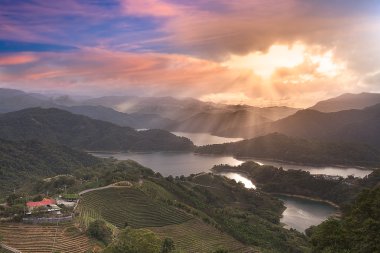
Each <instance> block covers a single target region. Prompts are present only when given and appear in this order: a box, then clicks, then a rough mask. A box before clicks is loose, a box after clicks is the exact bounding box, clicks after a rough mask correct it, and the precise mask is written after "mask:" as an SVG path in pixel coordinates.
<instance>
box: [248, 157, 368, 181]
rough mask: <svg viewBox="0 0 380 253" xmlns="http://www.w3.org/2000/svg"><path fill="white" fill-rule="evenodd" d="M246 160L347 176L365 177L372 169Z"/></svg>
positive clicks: (285, 168) (285, 167)
mask: <svg viewBox="0 0 380 253" xmlns="http://www.w3.org/2000/svg"><path fill="white" fill-rule="evenodd" d="M242 160H244V161H255V162H257V163H258V164H260V165H263V164H265V165H272V166H274V167H277V168H279V167H282V168H284V170H289V169H294V170H304V171H309V172H310V174H314V175H315V174H325V175H330V176H342V177H347V176H349V175H353V176H355V177H361V178H362V177H365V176H366V175H368V174H370V173H371V172H372V171H371V170H366V169H358V168H354V167H334V166H321V167H317V166H305V165H295V164H290V163H286V162H275V161H268V160H263V159H242Z"/></svg>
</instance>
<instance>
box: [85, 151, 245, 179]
mask: <svg viewBox="0 0 380 253" xmlns="http://www.w3.org/2000/svg"><path fill="white" fill-rule="evenodd" d="M92 154H93V155H95V156H98V157H102V158H107V157H114V158H115V159H118V160H128V159H131V160H134V161H136V162H138V163H140V164H142V165H143V166H145V167H148V168H151V169H152V170H154V171H156V172H160V173H161V174H162V175H163V176H169V175H172V176H181V175H184V176H188V175H190V174H196V173H200V172H209V171H210V169H211V168H212V167H213V166H214V165H217V164H230V165H233V166H236V165H239V164H241V163H243V162H242V161H239V160H236V159H235V158H233V157H231V156H204V155H196V154H193V153H189V152H186V153H176V152H153V153H92Z"/></svg>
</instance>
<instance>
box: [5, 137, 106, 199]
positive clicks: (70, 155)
mask: <svg viewBox="0 0 380 253" xmlns="http://www.w3.org/2000/svg"><path fill="white" fill-rule="evenodd" d="M98 163H100V160H99V159H97V158H95V157H93V156H91V155H88V154H86V153H83V152H80V151H75V150H72V149H70V148H68V147H65V146H61V145H57V144H45V143H41V142H38V141H20V142H12V141H6V140H2V139H0V196H1V197H4V195H3V194H5V193H7V192H11V191H13V189H17V188H18V187H20V186H22V185H25V184H28V183H31V182H32V181H33V180H37V179H40V178H44V177H49V176H55V175H58V174H66V173H70V172H72V171H73V170H74V169H76V168H79V167H87V166H93V165H96V164H98Z"/></svg>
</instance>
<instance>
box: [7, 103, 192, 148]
mask: <svg viewBox="0 0 380 253" xmlns="http://www.w3.org/2000/svg"><path fill="white" fill-rule="evenodd" d="M0 138H3V139H7V140H15V141H19V140H39V141H42V142H52V143H59V144H62V145H66V146H69V147H72V148H78V149H86V150H107V151H121V150H123V151H128V150H133V151H184V150H192V149H193V148H194V145H193V143H192V142H191V141H190V140H189V139H187V138H184V137H178V136H175V135H174V134H171V133H170V132H167V131H164V130H146V131H136V130H134V129H133V128H130V127H121V126H117V125H114V124H112V123H108V122H104V121H100V120H94V119H91V118H88V117H86V116H81V115H76V114H72V113H70V112H67V111H63V110H60V109H41V108H32V109H25V110H21V111H16V112H10V113H6V114H3V115H0Z"/></svg>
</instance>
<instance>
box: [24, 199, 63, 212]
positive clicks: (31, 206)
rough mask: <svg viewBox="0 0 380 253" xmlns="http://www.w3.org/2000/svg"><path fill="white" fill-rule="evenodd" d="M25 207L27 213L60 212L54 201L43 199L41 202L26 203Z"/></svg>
mask: <svg viewBox="0 0 380 253" xmlns="http://www.w3.org/2000/svg"><path fill="white" fill-rule="evenodd" d="M26 206H27V208H28V211H29V213H31V212H32V211H33V210H38V211H47V212H51V211H59V210H60V208H59V207H58V206H57V205H56V202H55V200H54V199H48V198H44V199H43V200H41V201H37V202H33V201H29V202H27V203H26Z"/></svg>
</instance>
